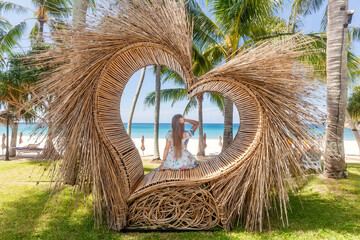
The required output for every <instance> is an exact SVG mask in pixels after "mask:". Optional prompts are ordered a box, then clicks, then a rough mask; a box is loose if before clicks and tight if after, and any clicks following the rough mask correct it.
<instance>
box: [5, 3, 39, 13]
mask: <svg viewBox="0 0 360 240" xmlns="http://www.w3.org/2000/svg"><path fill="white" fill-rule="evenodd" d="M28 11H31V12H33V10H32V9H30V8H27V7H24V6H22V5H19V4H16V3H12V2H6V1H0V12H16V13H26V12H28Z"/></svg>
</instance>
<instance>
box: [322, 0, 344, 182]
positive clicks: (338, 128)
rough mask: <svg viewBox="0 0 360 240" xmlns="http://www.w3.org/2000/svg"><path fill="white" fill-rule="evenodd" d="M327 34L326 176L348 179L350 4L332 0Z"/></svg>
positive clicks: (341, 0) (330, 1)
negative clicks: (348, 37) (346, 127)
mask: <svg viewBox="0 0 360 240" xmlns="http://www.w3.org/2000/svg"><path fill="white" fill-rule="evenodd" d="M328 9H329V10H328V27H327V29H328V31H327V57H326V65H327V66H326V72H327V101H326V105H327V106H326V111H327V118H326V139H325V142H326V145H325V150H326V151H327V152H331V154H330V155H329V156H328V157H327V158H325V176H327V177H330V178H343V177H345V172H344V169H345V152H344V123H345V111H346V92H347V91H346V90H347V89H346V88H347V86H346V85H347V68H346V65H347V61H346V59H347V56H346V55H347V42H346V41H345V39H347V31H348V29H347V26H345V24H347V21H348V12H347V9H348V1H347V0H329V3H328Z"/></svg>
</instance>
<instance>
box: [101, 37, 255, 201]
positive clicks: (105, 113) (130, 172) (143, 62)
mask: <svg viewBox="0 0 360 240" xmlns="http://www.w3.org/2000/svg"><path fill="white" fill-rule="evenodd" d="M148 65H163V66H166V67H169V68H171V69H173V70H175V71H176V72H177V73H178V74H179V75H180V76H182V77H183V79H185V80H186V82H187V86H188V89H189V94H190V96H195V95H197V94H201V93H205V92H217V93H220V94H223V95H224V96H225V97H228V98H230V99H231V101H232V102H233V103H234V104H235V106H236V107H237V109H238V112H239V116H240V126H239V130H238V133H237V134H236V136H235V138H234V141H233V143H232V144H231V145H230V146H229V147H228V148H227V149H226V150H225V151H223V152H222V153H220V154H219V155H218V156H214V158H212V159H210V160H208V161H206V162H204V163H200V164H199V166H197V167H196V168H194V169H189V170H184V171H174V170H166V171H161V172H159V171H152V172H150V173H148V174H147V175H145V176H144V170H143V165H142V161H141V157H140V154H139V152H138V150H137V148H136V147H135V144H134V143H133V141H132V140H131V138H130V137H129V136H128V134H127V132H126V130H125V128H124V124H123V122H122V120H121V116H120V109H119V105H120V100H121V96H122V93H123V91H124V88H125V85H126V84H127V82H128V81H129V79H130V77H131V76H132V75H133V74H134V73H135V72H136V71H138V70H139V69H141V68H143V67H145V66H148ZM95 102H96V106H95V113H96V125H97V128H98V130H99V132H100V133H101V137H102V141H104V142H105V144H106V145H107V146H108V147H109V149H110V152H111V154H112V157H113V158H114V159H115V161H120V162H121V165H122V166H124V173H125V174H126V176H125V179H127V181H128V182H127V187H128V189H129V193H130V194H131V198H135V197H137V196H138V195H139V194H140V193H141V194H143V193H144V192H148V191H151V189H153V188H156V187H159V186H161V183H166V184H167V185H171V183H173V184H174V185H177V186H178V185H179V184H184V185H191V183H193V182H196V183H201V182H208V181H211V180H214V179H217V178H219V177H220V176H221V175H222V174H225V173H227V172H229V171H231V170H233V169H234V168H236V167H237V166H238V165H239V164H241V163H242V162H245V161H244V160H245V159H246V157H247V156H249V155H251V154H252V152H253V150H254V149H255V148H256V145H257V144H258V141H259V133H260V132H261V130H260V126H261V124H260V121H261V113H260V107H259V105H258V102H257V101H256V98H255V97H254V96H253V95H252V93H251V91H250V90H249V89H248V88H246V87H245V86H243V85H242V84H239V83H236V82H234V81H233V80H231V79H228V78H221V77H216V78H214V79H204V80H199V81H198V82H195V78H194V77H193V75H192V73H191V70H188V69H184V67H183V65H182V64H181V58H178V57H175V56H174V54H172V53H171V52H170V51H169V50H165V49H163V48H161V47H160V46H158V45H155V44H136V45H134V46H129V47H128V48H126V49H123V50H122V51H120V52H118V53H117V54H115V55H114V56H113V58H112V59H110V60H109V62H108V64H107V66H106V67H105V69H104V71H103V72H102V76H101V80H100V81H99V84H98V87H97V90H96V101H95ZM130 200H131V199H130Z"/></svg>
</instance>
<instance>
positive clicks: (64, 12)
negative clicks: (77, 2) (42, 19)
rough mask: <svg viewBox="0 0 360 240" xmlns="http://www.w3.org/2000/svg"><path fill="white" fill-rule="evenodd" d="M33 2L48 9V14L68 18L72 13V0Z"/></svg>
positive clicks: (33, 0) (36, 0) (39, 0)
mask: <svg viewBox="0 0 360 240" xmlns="http://www.w3.org/2000/svg"><path fill="white" fill-rule="evenodd" d="M31 1H32V3H33V4H34V5H35V6H36V7H38V8H43V9H44V10H46V11H47V15H48V16H52V17H55V18H66V17H68V16H70V15H71V12H72V7H71V6H72V1H71V0H31Z"/></svg>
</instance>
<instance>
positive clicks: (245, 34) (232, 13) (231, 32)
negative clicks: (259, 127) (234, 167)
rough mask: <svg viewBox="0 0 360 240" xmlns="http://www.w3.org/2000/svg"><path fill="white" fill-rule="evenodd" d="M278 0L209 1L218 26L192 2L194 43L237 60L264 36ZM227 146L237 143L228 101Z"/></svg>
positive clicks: (225, 57)
mask: <svg viewBox="0 0 360 240" xmlns="http://www.w3.org/2000/svg"><path fill="white" fill-rule="evenodd" d="M280 3H281V2H280V1H276V0H259V1H253V0H235V1H228V0H208V1H207V4H208V5H209V6H210V10H211V12H212V13H214V14H215V20H216V23H214V22H213V21H212V20H211V19H210V18H209V17H208V16H206V14H205V13H204V12H203V11H202V10H201V8H200V7H199V5H198V4H197V3H196V2H195V1H188V7H189V12H190V15H191V17H192V19H193V21H194V43H195V44H196V45H197V46H208V45H210V44H212V45H215V46H216V47H217V48H218V52H221V53H222V54H223V58H224V59H231V58H232V57H234V56H235V55H236V53H237V51H238V50H239V49H242V48H244V47H245V46H247V45H248V40H249V39H251V36H254V35H261V34H262V33H263V32H264V31H265V27H264V26H265V25H266V23H267V22H268V21H269V20H270V19H271V18H272V17H273V16H274V12H275V11H276V9H278V8H279V7H280V5H281V4H280ZM224 109H225V110H224V111H225V112H224V144H223V149H225V148H227V147H228V146H229V145H230V143H231V142H232V140H233V136H232V132H233V104H232V102H231V101H230V99H226V100H225V107H224Z"/></svg>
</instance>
